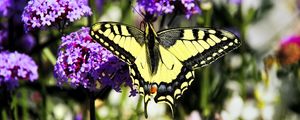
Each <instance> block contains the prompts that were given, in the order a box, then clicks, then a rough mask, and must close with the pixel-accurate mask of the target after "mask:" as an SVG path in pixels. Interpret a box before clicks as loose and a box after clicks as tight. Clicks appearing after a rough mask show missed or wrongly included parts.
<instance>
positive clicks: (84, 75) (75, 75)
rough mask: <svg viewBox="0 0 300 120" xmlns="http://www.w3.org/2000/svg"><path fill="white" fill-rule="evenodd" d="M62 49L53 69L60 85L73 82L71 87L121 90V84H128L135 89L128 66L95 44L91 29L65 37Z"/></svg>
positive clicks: (84, 29) (81, 30) (83, 29)
mask: <svg viewBox="0 0 300 120" xmlns="http://www.w3.org/2000/svg"><path fill="white" fill-rule="evenodd" d="M59 50H60V51H59V53H58V58H57V62H56V65H55V67H54V76H55V77H56V78H57V83H58V85H60V86H61V85H63V84H64V83H70V84H71V86H72V87H78V86H83V87H84V88H87V89H89V90H96V89H97V88H99V87H104V86H111V87H112V88H113V89H115V90H116V91H120V85H121V84H123V83H125V85H127V86H130V87H131V88H132V81H131V79H130V77H129V70H128V66H127V64H126V63H124V62H122V61H120V60H119V59H118V58H116V57H114V56H113V54H112V53H111V52H110V51H108V50H106V49H105V48H104V47H102V46H100V44H98V43H96V42H94V40H93V39H92V38H91V36H90V35H89V28H82V29H80V30H79V31H77V32H73V33H71V34H70V35H67V36H65V37H62V44H61V46H60V48H59ZM97 85H98V86H97ZM99 85H100V86H99ZM132 89H133V88H132Z"/></svg>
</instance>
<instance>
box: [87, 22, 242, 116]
mask: <svg viewBox="0 0 300 120" xmlns="http://www.w3.org/2000/svg"><path fill="white" fill-rule="evenodd" d="M90 34H91V36H92V37H93V39H95V40H96V41H97V42H98V43H100V44H101V45H102V46H104V47H105V48H107V49H108V50H110V51H111V52H112V53H113V54H115V55H116V56H118V57H119V58H120V59H121V60H123V61H125V62H127V63H128V65H129V67H130V76H131V78H132V80H133V83H134V85H135V86H137V89H138V91H139V93H140V94H141V95H143V96H144V103H145V115H146V117H147V104H148V102H149V101H150V99H151V98H153V99H154V101H155V102H157V103H160V102H164V103H167V104H168V105H169V106H170V107H171V110H172V111H173V106H174V103H175V100H177V99H178V98H179V97H180V96H181V95H182V94H183V93H184V91H185V90H187V89H188V86H190V85H191V83H192V81H193V80H194V71H193V70H194V69H196V68H199V67H202V66H204V65H207V64H209V63H211V62H213V61H214V60H216V59H218V58H219V57H221V56H223V55H224V54H225V53H227V52H230V51H231V50H233V49H235V48H237V47H238V46H239V45H240V41H239V40H238V39H237V37H236V36H235V35H234V34H232V33H230V32H228V31H224V30H214V29H210V28H174V29H167V30H162V31H159V32H155V30H154V29H153V26H152V25H151V24H150V23H145V31H141V30H140V29H138V28H136V27H132V26H129V25H124V24H121V23H115V22H100V23H96V24H94V25H93V26H92V28H91V32H90Z"/></svg>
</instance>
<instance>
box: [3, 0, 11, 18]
mask: <svg viewBox="0 0 300 120" xmlns="http://www.w3.org/2000/svg"><path fill="white" fill-rule="evenodd" d="M11 2H12V1H11V0H0V16H7V15H8V14H9V8H10V6H11V4H12V3H11Z"/></svg>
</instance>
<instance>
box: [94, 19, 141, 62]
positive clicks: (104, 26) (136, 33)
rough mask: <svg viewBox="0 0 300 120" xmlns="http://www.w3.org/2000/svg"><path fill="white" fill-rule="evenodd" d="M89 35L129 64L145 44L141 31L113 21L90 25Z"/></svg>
mask: <svg viewBox="0 0 300 120" xmlns="http://www.w3.org/2000/svg"><path fill="white" fill-rule="evenodd" d="M90 35H91V36H92V38H93V39H94V40H96V41H97V42H98V43H100V44H101V45H102V46H103V47H105V48H106V49H108V50H109V51H111V52H112V53H113V54H114V55H116V56H117V57H118V58H120V59H121V60H123V61H125V62H127V63H128V64H129V65H131V64H133V63H134V61H135V59H136V58H137V56H138V55H139V54H140V52H141V49H142V46H143V45H144V44H145V39H144V32H143V31H141V30H139V29H138V28H136V27H133V26H129V25H125V24H120V23H115V22H99V23H96V24H94V25H93V26H92V27H91V30H90Z"/></svg>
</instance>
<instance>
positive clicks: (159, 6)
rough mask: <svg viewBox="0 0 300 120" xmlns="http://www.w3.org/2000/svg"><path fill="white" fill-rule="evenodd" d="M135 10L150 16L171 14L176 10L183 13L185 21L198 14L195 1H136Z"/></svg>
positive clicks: (198, 10)
mask: <svg viewBox="0 0 300 120" xmlns="http://www.w3.org/2000/svg"><path fill="white" fill-rule="evenodd" d="M136 7H137V9H138V10H140V11H142V13H146V14H150V15H162V14H167V13H172V12H174V10H176V9H178V10H180V11H182V12H184V14H185V16H186V18H187V19H189V18H190V17H191V15H193V14H198V13H200V8H199V7H198V6H197V4H196V1H195V0H180V1H176V0H137V6H136Z"/></svg>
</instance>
